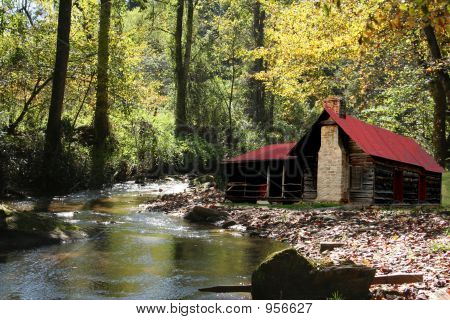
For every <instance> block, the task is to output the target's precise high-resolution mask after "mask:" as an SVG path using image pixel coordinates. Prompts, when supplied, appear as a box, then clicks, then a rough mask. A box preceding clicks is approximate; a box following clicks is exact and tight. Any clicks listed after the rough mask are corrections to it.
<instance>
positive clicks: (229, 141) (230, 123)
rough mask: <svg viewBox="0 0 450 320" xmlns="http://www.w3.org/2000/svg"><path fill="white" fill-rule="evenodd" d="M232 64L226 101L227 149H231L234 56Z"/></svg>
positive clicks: (234, 73)
mask: <svg viewBox="0 0 450 320" xmlns="http://www.w3.org/2000/svg"><path fill="white" fill-rule="evenodd" d="M232 61H233V64H232V66H231V69H232V72H231V88H230V96H229V99H228V133H227V145H228V148H229V149H232V148H233V119H232V117H231V112H232V107H233V99H234V83H235V81H236V66H235V64H234V55H233V58H232Z"/></svg>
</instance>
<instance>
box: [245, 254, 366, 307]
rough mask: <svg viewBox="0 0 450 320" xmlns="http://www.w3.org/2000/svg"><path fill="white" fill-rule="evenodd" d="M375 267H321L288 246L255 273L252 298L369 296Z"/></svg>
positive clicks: (270, 257)
mask: <svg viewBox="0 0 450 320" xmlns="http://www.w3.org/2000/svg"><path fill="white" fill-rule="evenodd" d="M374 276H375V269H371V268H368V267H365V266H356V265H343V266H335V267H326V268H321V267H320V266H317V265H315V264H314V263H313V262H311V261H310V260H308V259H306V258H305V257H303V256H302V255H300V254H299V253H298V252H297V251H296V250H295V249H286V250H283V251H280V252H277V253H275V254H273V255H271V256H269V257H268V258H267V259H266V260H265V261H264V262H263V263H261V264H260V265H259V266H258V268H257V269H256V270H255V271H254V272H253V274H252V298H253V299H256V300H281V299H283V300H290V299H304V300H309V299H329V298H336V297H338V298H342V299H366V298H368V296H369V286H370V284H371V283H372V281H373V278H374Z"/></svg>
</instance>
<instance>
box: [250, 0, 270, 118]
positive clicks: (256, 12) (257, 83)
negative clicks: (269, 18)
mask: <svg viewBox="0 0 450 320" xmlns="http://www.w3.org/2000/svg"><path fill="white" fill-rule="evenodd" d="M265 18H266V13H265V11H264V9H263V8H262V5H261V3H260V2H259V1H256V2H255V3H254V4H253V30H252V31H253V38H254V41H255V42H254V43H255V48H260V47H263V46H264V21H265ZM261 71H264V60H263V59H262V58H258V59H256V60H255V61H254V62H253V65H252V66H251V71H250V76H251V78H250V99H251V101H250V105H251V114H252V117H253V120H254V122H255V123H256V124H257V125H262V126H265V122H266V119H265V118H266V116H265V108H264V105H265V103H264V102H265V88H264V83H263V82H262V81H261V80H257V79H255V77H254V76H255V75H256V74H257V73H259V72H261Z"/></svg>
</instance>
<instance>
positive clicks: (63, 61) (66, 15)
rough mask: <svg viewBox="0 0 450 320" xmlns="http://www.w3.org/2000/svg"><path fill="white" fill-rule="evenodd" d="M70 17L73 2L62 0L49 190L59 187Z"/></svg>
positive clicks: (49, 133) (48, 146) (48, 148)
mask: <svg viewBox="0 0 450 320" xmlns="http://www.w3.org/2000/svg"><path fill="white" fill-rule="evenodd" d="M71 14H72V0H60V2H59V14H58V31H57V44H56V59H55V68H54V72H53V85H52V96H51V102H50V110H49V115H48V122H47V130H46V133H45V148H44V164H43V165H44V166H43V169H44V170H43V171H44V172H43V184H44V188H45V189H46V190H47V191H51V190H50V189H54V188H57V184H55V183H54V182H55V181H53V180H54V179H55V178H56V177H55V172H56V170H55V168H57V167H56V166H57V164H58V161H57V160H58V157H59V154H60V151H61V116H62V112H63V102H64V92H65V87H66V76H67V65H68V63H69V51H70V45H69V41H70V26H71Z"/></svg>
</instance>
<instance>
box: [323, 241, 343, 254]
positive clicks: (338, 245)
mask: <svg viewBox="0 0 450 320" xmlns="http://www.w3.org/2000/svg"><path fill="white" fill-rule="evenodd" d="M343 246H345V243H343V242H323V243H321V244H320V252H323V251H326V250H328V251H331V250H333V249H334V248H341V247H343Z"/></svg>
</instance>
